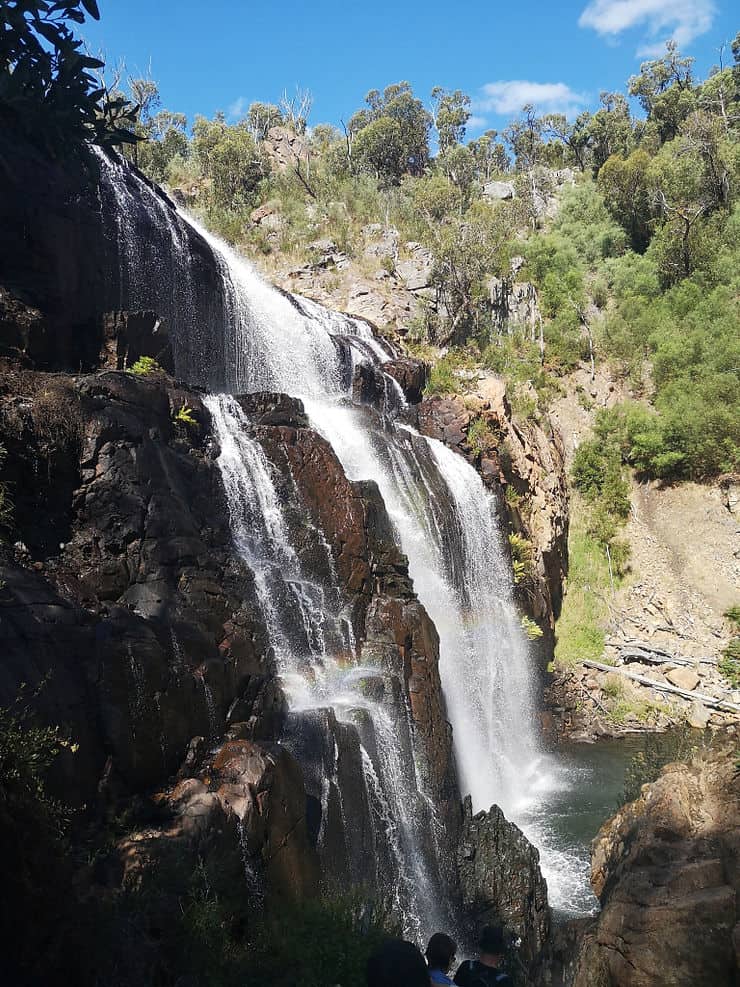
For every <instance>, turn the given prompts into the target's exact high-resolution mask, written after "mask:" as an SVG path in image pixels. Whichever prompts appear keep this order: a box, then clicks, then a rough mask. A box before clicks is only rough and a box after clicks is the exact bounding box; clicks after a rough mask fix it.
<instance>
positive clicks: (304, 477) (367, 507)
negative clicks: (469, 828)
mask: <svg viewBox="0 0 740 987" xmlns="http://www.w3.org/2000/svg"><path fill="white" fill-rule="evenodd" d="M260 400H261V398H260V397H259V396H254V395H250V396H248V397H244V398H241V399H240V401H241V403H242V405H243V406H244V407H245V408H250V407H251V408H254V407H255V406H256V403H257V404H258V403H259V401H260ZM296 404H297V405H298V406H297V407H296V408H295V409H294V410H295V413H294V416H293V419H292V423H291V424H288V420H287V418H286V419H284V420H285V422H286V423H285V424H282V425H279V426H275V427H269V428H268V427H264V426H262V425H258V426H257V427H256V430H255V435H256V437H257V438H258V440H259V441H260V443H261V444H262V445H263V446H264V448H265V450H266V452H267V454H268V456H269V458H270V459H271V460H272V461H273V462H274V463H275V464H276V466H277V467H278V472H279V474H280V475H281V476H286V477H287V476H292V478H293V483H294V485H295V489H296V490H297V493H298V496H299V498H300V502H301V507H302V512H299V513H300V514H301V516H303V517H305V514H306V512H307V513H308V516H309V517H310V518H311V519H312V520H313V522H314V523H315V525H316V526H317V527H318V528H319V529H320V530H321V531H322V532H323V534H324V537H325V539H326V541H327V542H328V545H329V547H330V550H331V553H332V557H333V560H334V564H335V566H336V573H337V576H338V578H339V581H340V584H341V590H342V593H343V594H344V596H345V598H346V600H347V601H348V603H349V607H350V611H351V613H352V615H353V616H352V620H353V626H354V632H355V636H356V638H357V640H358V642H359V644H360V647H359V661H360V662H361V663H363V664H364V663H368V664H372V665H376V666H377V667H378V668H379V669H381V670H385V671H387V672H389V673H391V674H392V675H395V676H397V677H398V680H399V681H400V682H401V684H402V687H403V689H404V692H405V699H404V701H403V702H404V705H405V704H407V705H408V707H409V708H410V710H411V716H412V720H413V727H414V730H415V732H416V744H417V751H418V754H419V758H420V768H421V773H422V782H423V784H424V788H425V791H426V792H427V794H428V795H429V796H430V797H431V798H432V800H433V802H434V803H435V805H436V806H437V808H438V811H439V813H440V816H441V818H442V819H443V820H444V822H445V826H446V828H447V833H448V837H449V839H450V841H451V844H452V842H454V839H455V834H456V832H457V828H458V825H459V807H458V803H459V793H458V789H457V779H456V772H455V766H454V758H453V756H452V734H451V729H450V726H449V724H448V722H447V718H446V712H445V707H444V699H443V696H442V687H441V683H440V678H439V667H438V666H439V639H438V636H437V632H436V629H435V627H434V624H433V623H432V621H431V619H430V618H429V615H428V614H427V612H426V610H425V609H424V608H423V606H422V605H421V604H420V603H419V601H418V599H417V598H416V595H415V593H414V590H413V586H412V584H411V580H410V578H409V575H408V563H407V560H406V557H405V556H404V555H403V554H402V553H401V551H400V549H399V548H398V545H397V543H396V540H395V535H394V533H393V530H392V528H391V525H390V521H389V519H388V516H387V514H386V511H385V506H384V504H383V502H382V499H381V497H380V493H379V491H378V488H377V486H376V485H375V483H373V482H364V483H355V482H350V481H349V480H348V479H347V478H346V476H345V474H344V471H343V470H342V467H341V464H340V463H339V461H338V459H337V457H336V455H335V454H334V452H333V450H332V449H331V447H330V446H329V444H328V443H327V442H326V441H325V440H324V439H323V438H322V437H321V436H319V435H318V434H317V433H316V432H315V431H314V430H313V429H310V428H307V427H304V424H303V422H304V419H303V418H302V417H301V415H302V408H301V407H300V403H299V402H298V403H296ZM259 420H264V417H263V418H261V419H259ZM286 497H289V492H287V491H286ZM302 530H303V532H304V535H303V537H304V538H305V524H303V525H302ZM295 538H296V541H297V543H298V544H299V545H301V541H300V539H301V532H300V531H298V530H297V529H296V531H295ZM302 557H303V558H304V560H310V558H311V557H312V551H311V550H310V548H309V546H308V544H307V543H303V547H302ZM348 658H349V656H348ZM401 708H403V707H401Z"/></svg>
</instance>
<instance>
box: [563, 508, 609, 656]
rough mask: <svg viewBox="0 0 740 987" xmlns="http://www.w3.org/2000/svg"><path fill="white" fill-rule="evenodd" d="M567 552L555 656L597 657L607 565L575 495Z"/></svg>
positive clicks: (606, 590) (600, 645) (601, 647)
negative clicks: (587, 529)
mask: <svg viewBox="0 0 740 987" xmlns="http://www.w3.org/2000/svg"><path fill="white" fill-rule="evenodd" d="M568 554H569V571H568V581H567V584H566V593H565V598H564V600H563V609H562V612H561V614H560V618H559V620H558V622H557V625H556V627H555V635H556V645H555V660H556V662H557V663H559V664H563V665H574V664H576V663H578V662H581V661H599V660H600V659H601V657H602V654H603V652H604V627H605V625H606V622H607V619H608V616H609V610H608V607H607V603H606V598H607V594H608V593H609V565H608V563H607V560H606V557H605V555H604V551H603V549H602V548H601V547H600V545H599V544H598V542H596V540H595V539H594V538H592V537H591V536H590V535H589V534H588V532H587V531H586V525H585V519H584V509H583V503H582V501H581V500H580V498H577V497H574V498H573V504H572V521H571V528H570V536H569V539H568Z"/></svg>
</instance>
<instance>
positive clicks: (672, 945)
mask: <svg viewBox="0 0 740 987" xmlns="http://www.w3.org/2000/svg"><path fill="white" fill-rule="evenodd" d="M738 805H740V777H739V776H738V774H737V772H736V770H735V754H734V751H733V749H732V748H731V747H730V748H725V749H722V750H719V751H715V752H708V753H703V754H700V755H699V756H698V757H697V758H696V759H695V760H693V761H692V762H691V763H690V764H688V765H684V764H670V765H668V766H667V767H666V768H664V769H663V772H662V774H661V775H660V777H659V778H658V780H657V781H655V782H653V783H652V784H651V785H649V786H646V787H645V788H644V789H643V794H642V796H641V797H640V798H639V799H638V800H637V801H636V802H632V803H630V804H629V805H626V806H624V807H623V808H622V809H621V810H620V811H619V812H618V813H617V815H616V816H615V817H614V818H613V819H612V820H610V821H609V822H608V823H607V824H606V825H605V826H604V827H602V829H601V831H600V833H599V835H598V836H597V838H596V840H595V842H594V845H593V848H592V860H591V882H592V884H593V887H594V890H595V891H596V893H597V894H598V895H599V898H600V899H601V905H602V911H601V914H600V915H599V918H598V919H597V921H596V923H595V926H594V928H593V929H592V930H591V932H590V933H589V934H588V935H587V936H586V938H585V939H584V942H583V945H582V947H581V951H580V956H579V958H578V965H577V973H576V976H575V980H574V987H592V985H593V984H595V983H609V984H630V985H632V987H648V985H650V987H655V985H657V987H669V985H673V984H697V985H701V987H715V985H720V984H727V985H730V984H732V983H734V978H735V976H736V975H737V971H738V956H737V952H736V943H737V939H736V935H737V923H738V913H737V901H738V893H739V892H740V868H739V867H738V861H739V860H740V814H738ZM733 937H735V938H733ZM599 978H601V979H599Z"/></svg>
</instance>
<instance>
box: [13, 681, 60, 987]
mask: <svg viewBox="0 0 740 987" xmlns="http://www.w3.org/2000/svg"><path fill="white" fill-rule="evenodd" d="M32 698H34V697H30V698H27V697H26V694H25V690H23V689H22V690H21V692H20V693H19V696H18V698H17V699H16V701H15V702H14V703H13V705H12V706H10V707H0V840H2V845H3V848H4V853H5V854H6V863H5V867H4V869H3V894H4V895H5V896H6V899H5V900H6V901H8V902H12V908H2V909H0V935H2V939H3V942H4V943H5V945H6V949H5V952H4V956H3V962H4V964H5V974H6V975H7V976H9V978H10V982H13V983H15V982H19V983H20V982H24V983H25V982H34V983H35V982H38V983H41V982H45V978H44V976H43V975H42V976H40V977H37V976H36V975H35V971H36V969H37V964H40V963H43V962H44V956H45V954H46V953H47V952H48V951H49V949H50V944H51V942H52V940H54V939H55V938H56V930H57V928H58V926H59V924H60V923H61V922H62V921H63V920H64V916H65V914H66V910H67V908H68V907H69V903H70V902H69V894H68V892H69V886H70V883H71V882H70V874H69V860H68V858H67V854H66V849H67V848H66V833H67V829H68V826H69V821H70V810H69V808H68V807H67V806H66V805H64V804H63V803H62V802H61V801H59V800H58V799H57V798H55V797H54V796H53V795H52V794H51V793H50V791H49V787H48V772H49V769H50V767H51V766H52V764H53V763H54V762H55V760H56V759H57V757H59V755H60V753H61V752H62V751H63V750H65V749H66V750H67V751H69V752H72V753H74V752H75V751H76V750H77V748H76V745H74V744H73V743H72V742H71V741H70V739H69V738H68V737H67V736H66V735H65V734H64V732H63V731H62V730H60V729H59V728H58V727H49V726H44V725H42V724H39V723H38V721H37V719H36V717H35V716H34V714H33V711H32V707H31V699H32ZM16 964H19V965H18V968H17V970H16V969H15V965H16ZM16 974H17V976H18V979H17V980H16Z"/></svg>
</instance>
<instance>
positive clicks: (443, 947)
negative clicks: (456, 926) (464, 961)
mask: <svg viewBox="0 0 740 987" xmlns="http://www.w3.org/2000/svg"><path fill="white" fill-rule="evenodd" d="M456 952H457V943H456V942H455V940H454V939H450V937H449V936H446V935H445V934H444V932H435V933H434V935H433V936H432V938H431V939H430V940H429V945H428V946H427V963H428V964H429V969H430V970H441V971H442V973H447V971H448V970H449V969H450V966H451V964H452V961H453V960H454V958H455V953H456Z"/></svg>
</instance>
